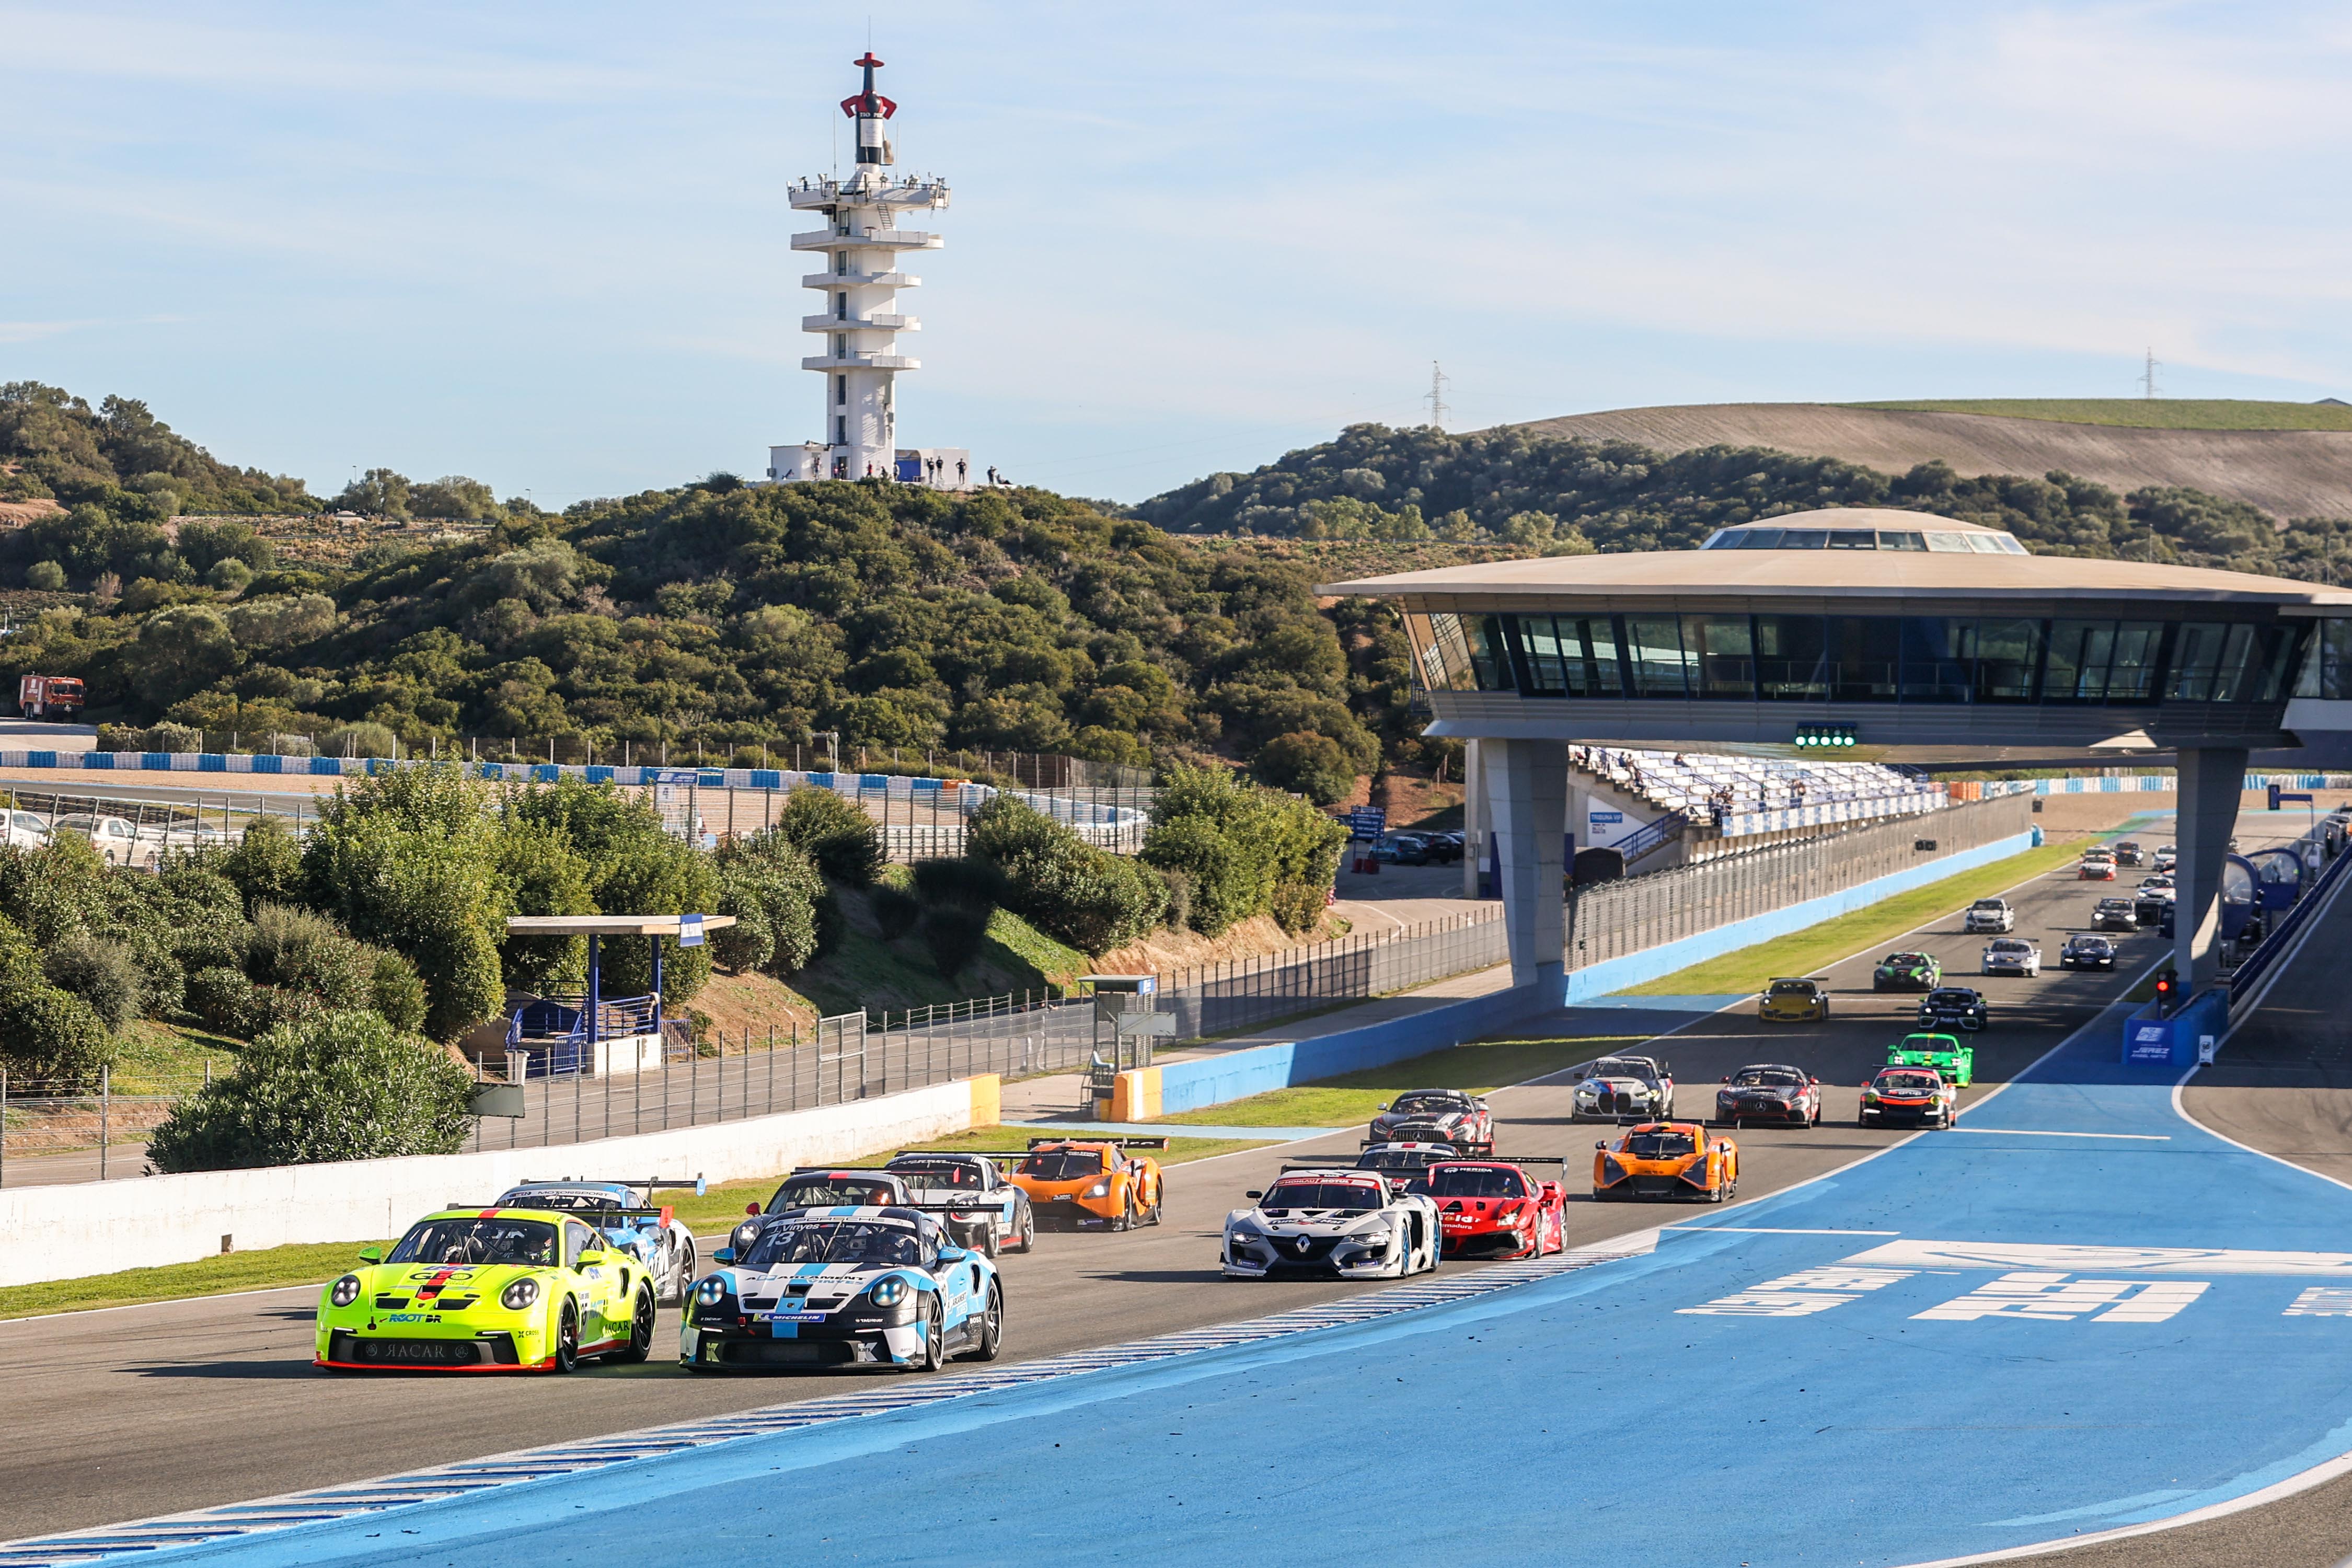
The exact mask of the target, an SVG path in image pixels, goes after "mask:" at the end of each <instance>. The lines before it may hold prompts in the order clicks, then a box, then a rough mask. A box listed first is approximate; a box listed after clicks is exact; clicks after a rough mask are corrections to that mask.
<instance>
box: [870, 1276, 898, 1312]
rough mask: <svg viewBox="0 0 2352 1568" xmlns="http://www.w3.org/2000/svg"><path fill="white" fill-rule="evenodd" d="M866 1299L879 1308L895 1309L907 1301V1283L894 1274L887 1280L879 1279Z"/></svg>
mask: <svg viewBox="0 0 2352 1568" xmlns="http://www.w3.org/2000/svg"><path fill="white" fill-rule="evenodd" d="M866 1298H867V1299H868V1300H871V1301H872V1302H873V1303H874V1304H875V1305H876V1306H877V1307H895V1306H897V1305H898V1303H899V1302H901V1301H903V1300H906V1299H907V1282H906V1280H904V1279H901V1278H899V1277H898V1275H896V1274H893V1275H891V1276H890V1277H889V1278H888V1279H877V1280H876V1281H875V1282H874V1289H871V1290H868V1291H867V1292H866Z"/></svg>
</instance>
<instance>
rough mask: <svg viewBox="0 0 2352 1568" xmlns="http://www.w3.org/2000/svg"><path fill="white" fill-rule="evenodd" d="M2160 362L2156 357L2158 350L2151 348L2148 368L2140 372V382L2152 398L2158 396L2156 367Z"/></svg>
mask: <svg viewBox="0 0 2352 1568" xmlns="http://www.w3.org/2000/svg"><path fill="white" fill-rule="evenodd" d="M2157 364H2158V360H2157V357H2156V350H2155V349H2153V348H2151V349H2149V350H2148V351H2147V369H2146V370H2144V371H2142V372H2140V375H2139V384H2140V385H2141V386H2142V387H2143V388H2145V389H2146V395H2147V396H2148V397H2149V398H2151V399H2152V398H2154V397H2155V396H2156V367H2157Z"/></svg>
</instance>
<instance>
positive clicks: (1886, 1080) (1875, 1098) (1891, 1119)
mask: <svg viewBox="0 0 2352 1568" xmlns="http://www.w3.org/2000/svg"><path fill="white" fill-rule="evenodd" d="M1959 1114H1960V1091H1959V1089H1958V1086H1957V1085H1955V1084H1954V1083H1953V1082H1952V1081H1951V1080H1950V1079H1947V1078H1945V1077H1944V1076H1943V1075H1942V1074H1941V1073H1939V1072H1937V1071H1936V1069H1935V1068H1918V1067H1889V1068H1879V1069H1878V1073H1877V1075H1876V1076H1875V1077H1874V1078H1873V1079H1871V1080H1870V1081H1869V1082H1868V1083H1866V1084H1864V1085H1863V1086H1862V1110H1861V1111H1860V1113H1859V1115H1858V1117H1857V1118H1856V1120H1857V1121H1860V1123H1861V1124H1862V1125H1863V1126H1864V1127H1884V1126H1887V1125H1890V1124H1900V1125H1905V1126H1916V1127H1940V1128H1944V1129H1947V1130H1948V1129H1949V1128H1950V1127H1951V1126H1952V1125H1953V1123H1954V1122H1956V1121H1958V1119H1959Z"/></svg>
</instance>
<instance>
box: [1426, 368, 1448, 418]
mask: <svg viewBox="0 0 2352 1568" xmlns="http://www.w3.org/2000/svg"><path fill="white" fill-rule="evenodd" d="M1450 380H1451V378H1450V377H1449V376H1447V375H1446V374H1445V373H1444V371H1442V370H1440V369H1438V368H1437V362H1436V361H1435V360H1431V361H1430V362H1429V395H1428V398H1427V402H1428V404H1429V422H1430V423H1431V424H1432V425H1434V426H1437V427H1438V428H1439V429H1440V430H1443V429H1444V428H1445V416H1447V415H1449V414H1451V413H1453V412H1454V410H1452V409H1451V408H1448V407H1447V406H1446V405H1445V388H1446V386H1447V384H1449V382H1450Z"/></svg>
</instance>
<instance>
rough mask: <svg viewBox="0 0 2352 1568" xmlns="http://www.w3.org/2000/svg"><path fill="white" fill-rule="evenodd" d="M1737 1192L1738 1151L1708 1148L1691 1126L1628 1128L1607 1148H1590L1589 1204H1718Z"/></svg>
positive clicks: (1722, 1141)
mask: <svg viewBox="0 0 2352 1568" xmlns="http://www.w3.org/2000/svg"><path fill="white" fill-rule="evenodd" d="M1738 1190H1739V1145H1738V1144H1737V1143H1735V1142H1732V1141H1731V1140H1730V1139H1728V1138H1717V1139H1716V1140H1715V1141H1714V1142H1708V1141H1707V1136H1706V1128H1704V1127H1702V1126H1700V1125H1699V1124H1698V1123H1696V1122H1695V1121H1644V1122H1643V1123H1642V1124H1641V1125H1640V1126H1638V1127H1629V1128H1627V1129H1626V1130H1625V1131H1624V1132H1623V1133H1622V1134H1621V1135H1620V1136H1619V1138H1618V1140H1617V1142H1616V1145H1615V1146H1614V1147H1613V1148H1612V1146H1611V1145H1610V1142H1609V1141H1608V1140H1607V1139H1606V1138H1604V1139H1602V1140H1601V1142H1598V1143H1595V1144H1594V1145H1593V1146H1592V1201H1593V1202H1594V1203H1600V1204H1607V1203H1620V1202H1627V1201H1633V1200H1638V1199H1642V1198H1698V1199H1701V1200H1703V1201H1705V1202H1707V1203H1711V1204H1719V1203H1722V1202H1723V1201H1724V1200H1725V1199H1727V1198H1728V1197H1730V1196H1731V1194H1734V1193H1736V1192H1738Z"/></svg>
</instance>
